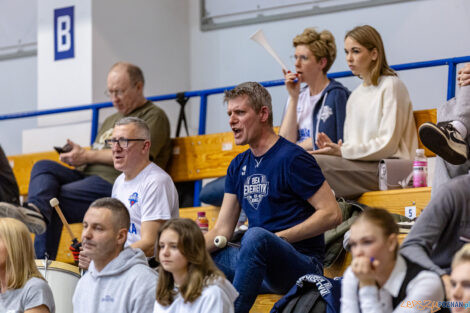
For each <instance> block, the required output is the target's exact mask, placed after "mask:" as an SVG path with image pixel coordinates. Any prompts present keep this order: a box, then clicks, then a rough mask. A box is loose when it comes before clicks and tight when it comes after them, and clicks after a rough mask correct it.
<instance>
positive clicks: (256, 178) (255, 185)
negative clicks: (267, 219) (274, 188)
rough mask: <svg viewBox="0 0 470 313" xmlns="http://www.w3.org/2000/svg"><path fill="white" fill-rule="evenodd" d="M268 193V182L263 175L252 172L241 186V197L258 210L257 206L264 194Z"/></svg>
mask: <svg viewBox="0 0 470 313" xmlns="http://www.w3.org/2000/svg"><path fill="white" fill-rule="evenodd" d="M268 194H269V182H268V180H267V178H266V176H265V175H262V174H254V175H251V176H249V177H248V178H247V179H246V181H245V184H244V186H243V198H245V199H247V200H248V202H249V203H250V204H251V206H252V207H253V208H254V209H255V210H258V206H259V204H260V203H261V201H262V200H263V198H264V197H265V196H267V195H268Z"/></svg>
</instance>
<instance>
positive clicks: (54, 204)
mask: <svg viewBox="0 0 470 313" xmlns="http://www.w3.org/2000/svg"><path fill="white" fill-rule="evenodd" d="M49 204H50V205H51V207H53V208H55V210H56V212H57V214H59V217H60V220H61V221H62V224H64V226H65V228H66V229H67V231H68V233H69V235H70V238H71V239H72V241H74V239H75V240H77V238H75V236H74V234H73V232H72V229H71V228H70V225H69V223H67V220H66V219H65V216H64V214H63V213H62V210H61V209H60V207H59V200H57V198H52V199H51V200H50V201H49Z"/></svg>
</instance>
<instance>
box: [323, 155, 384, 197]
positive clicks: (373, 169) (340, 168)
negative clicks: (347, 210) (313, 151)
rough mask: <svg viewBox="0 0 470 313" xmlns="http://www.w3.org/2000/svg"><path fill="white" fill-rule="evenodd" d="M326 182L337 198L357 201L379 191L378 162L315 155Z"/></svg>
mask: <svg viewBox="0 0 470 313" xmlns="http://www.w3.org/2000/svg"><path fill="white" fill-rule="evenodd" d="M315 160H316V161H317V163H318V165H319V166H320V168H321V170H322V172H323V175H324V176H325V178H326V181H327V182H328V184H329V185H330V187H331V189H333V191H334V192H335V196H336V197H337V198H339V197H343V198H345V199H357V198H359V197H360V196H361V195H362V194H363V193H364V192H367V191H375V190H379V175H378V167H379V162H378V161H354V160H347V159H343V158H341V157H338V156H333V155H319V154H318V155H315Z"/></svg>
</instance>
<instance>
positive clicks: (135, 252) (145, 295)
mask: <svg viewBox="0 0 470 313" xmlns="http://www.w3.org/2000/svg"><path fill="white" fill-rule="evenodd" d="M157 279H158V274H157V273H156V272H155V271H154V270H152V269H151V268H150V267H149V266H148V263H147V260H146V258H145V255H144V253H143V252H142V250H140V249H133V248H126V249H124V250H123V251H121V253H120V254H119V256H118V257H117V258H115V259H114V260H112V261H111V262H109V263H108V264H107V265H106V266H105V267H104V268H103V270H102V271H101V272H98V271H97V270H96V268H95V264H94V262H93V261H92V262H91V263H90V266H89V269H88V272H87V273H86V274H85V275H84V276H83V277H82V278H81V279H80V280H79V281H78V284H77V287H76V289H75V293H74V295H73V312H75V313H109V312H119V313H145V312H152V308H153V306H154V303H155V295H156V286H157Z"/></svg>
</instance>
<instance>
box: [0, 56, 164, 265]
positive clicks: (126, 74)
mask: <svg viewBox="0 0 470 313" xmlns="http://www.w3.org/2000/svg"><path fill="white" fill-rule="evenodd" d="M143 91H144V76H143V74H142V71H141V70H140V68H139V67H137V66H135V65H133V64H130V63H125V62H119V63H116V64H114V65H113V66H112V67H111V69H110V71H109V73H108V79H107V90H106V94H107V95H109V96H110V97H111V100H112V102H113V105H114V107H115V108H116V109H117V110H118V112H117V113H115V114H113V115H111V116H109V117H108V118H106V120H105V121H104V122H103V124H102V125H101V127H100V129H99V131H98V134H97V137H96V140H95V142H94V143H93V147H92V149H91V150H88V149H85V148H83V147H81V146H79V145H78V144H76V143H74V142H73V141H71V140H68V144H69V147H70V149H71V150H70V151H69V152H65V153H61V154H60V160H61V161H62V162H64V163H66V164H68V165H71V166H74V167H75V169H70V168H67V167H65V166H62V165H60V164H59V163H56V162H53V161H49V160H43V161H40V162H38V163H36V164H35V165H34V167H33V169H32V171H31V178H30V182H29V194H28V203H25V204H24V207H17V210H16V211H21V212H26V214H28V215H31V214H37V213H38V212H41V214H37V215H39V216H37V217H36V218H35V220H32V219H29V220H24V221H25V222H26V223H27V224H28V225H29V226H30V228H34V227H35V228H39V227H38V226H37V225H43V224H44V222H46V224H47V232H46V233H45V234H42V235H39V236H36V239H35V249H36V255H37V257H38V258H44V256H45V253H46V252H47V253H48V255H49V258H51V259H55V257H56V254H57V247H58V244H59V238H60V233H61V231H62V223H61V221H60V219H59V217H58V215H57V213H56V212H55V211H54V209H53V208H51V206H50V205H49V200H50V199H52V198H57V199H58V200H59V202H60V204H61V208H62V210H63V213H64V215H65V217H66V219H67V221H68V222H69V223H77V222H81V221H82V219H83V216H84V214H85V212H86V210H87V209H88V207H89V205H90V203H91V202H93V201H94V200H96V199H98V198H102V197H105V196H110V195H111V191H112V187H113V183H114V180H115V179H116V178H117V176H118V175H119V171H118V170H116V169H114V167H113V158H112V153H111V149H107V148H106V147H105V140H106V139H109V138H110V136H111V134H112V132H113V127H114V124H115V122H116V121H118V120H120V119H121V118H123V117H125V116H135V117H139V118H141V119H143V120H144V121H146V123H147V124H148V125H149V127H150V132H151V139H152V140H151V141H152V146H151V150H150V160H151V161H152V162H154V163H156V164H157V165H158V166H160V167H161V168H165V167H166V165H167V162H168V159H169V157H170V153H171V151H170V150H171V148H170V145H171V142H170V124H169V122H168V118H167V116H166V114H165V112H163V110H162V109H160V108H159V107H157V106H155V105H154V104H153V103H152V102H150V101H148V100H147V99H146V98H145V97H144V94H143ZM2 211H3V212H4V213H0V215H8V214H12V215H14V213H12V211H13V210H11V208H6V206H3V205H0V212H2ZM6 211H8V212H7V213H5V212H6ZM42 231H44V228H43V229H42ZM37 233H40V231H38V232H37Z"/></svg>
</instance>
